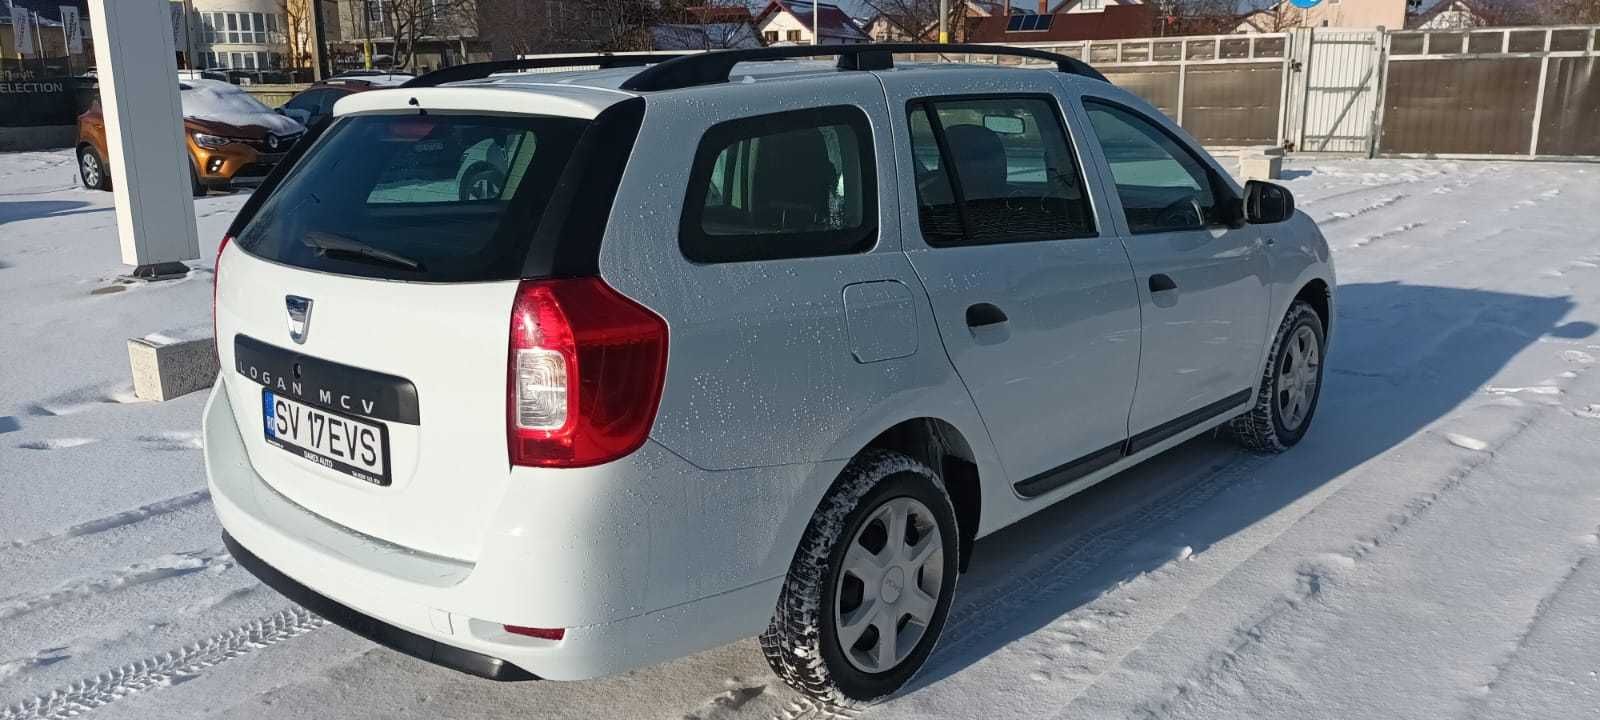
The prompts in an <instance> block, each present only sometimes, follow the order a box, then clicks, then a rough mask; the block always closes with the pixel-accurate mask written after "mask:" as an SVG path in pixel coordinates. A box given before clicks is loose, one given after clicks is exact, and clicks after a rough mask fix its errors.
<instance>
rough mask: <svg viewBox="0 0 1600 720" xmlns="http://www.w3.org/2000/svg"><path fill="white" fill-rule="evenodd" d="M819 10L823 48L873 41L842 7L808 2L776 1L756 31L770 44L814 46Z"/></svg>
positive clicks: (760, 16)
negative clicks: (814, 11) (813, 40)
mask: <svg viewBox="0 0 1600 720" xmlns="http://www.w3.org/2000/svg"><path fill="white" fill-rule="evenodd" d="M813 7H815V8H816V28H817V35H818V36H819V37H818V44H820V45H854V44H859V43H868V42H872V38H871V36H869V35H867V31H866V30H864V29H862V27H861V26H860V25H857V24H856V21H855V19H854V18H852V17H850V15H849V14H847V13H845V11H844V10H841V9H840V8H839V6H838V5H834V4H833V3H825V2H816V3H812V2H805V1H804V0H772V1H771V2H769V3H767V6H766V7H765V8H763V9H762V10H761V12H760V13H758V14H757V15H756V20H755V24H756V29H757V30H759V31H761V38H762V40H764V41H765V42H766V44H768V45H772V44H775V43H784V44H790V45H810V44H811V42H812V27H813V25H812V23H813V20H812V8H813Z"/></svg>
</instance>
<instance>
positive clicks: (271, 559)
mask: <svg viewBox="0 0 1600 720" xmlns="http://www.w3.org/2000/svg"><path fill="white" fill-rule="evenodd" d="M203 427H204V433H205V456H206V458H205V459H206V474H207V479H208V483H209V485H210V488H211V498H212V503H213V505H214V506H215V508H216V512H217V515H218V518H219V519H220V520H221V522H222V526H223V529H224V531H225V532H226V533H227V535H228V536H229V537H230V538H231V541H232V542H231V543H230V548H233V547H235V546H237V547H238V548H239V549H240V556H241V559H240V563H241V564H242V565H244V566H245V567H246V569H248V570H250V571H251V572H253V573H255V574H257V575H258V576H259V577H261V579H262V580H263V581H264V582H266V583H267V584H268V585H271V586H273V587H277V588H279V589H280V591H282V592H284V594H285V595H288V596H289V597H291V598H292V599H295V600H296V601H298V602H302V603H304V604H306V605H307V606H308V607H312V609H313V610H315V611H317V612H319V613H322V612H324V609H323V608H325V609H326V610H325V612H326V613H331V615H329V616H328V619H330V620H332V621H334V622H335V623H336V624H340V625H346V626H347V627H351V629H353V630H355V631H356V632H357V633H359V634H362V635H365V636H367V637H369V638H371V639H373V640H375V641H377V642H379V643H382V644H385V645H389V646H391V647H395V648H396V649H398V650H401V651H402V652H406V653H408V654H411V655H415V656H417V657H421V658H423V659H426V660H430V661H433V662H437V663H440V664H442V665H446V666H449V667H453V668H456V669H459V670H464V671H466V672H469V673H472V674H476V675H485V676H494V677H504V678H506V679H511V678H514V677H523V676H537V677H539V678H543V679H547V680H581V679H587V678H593V677H600V676H604V675H611V674H615V673H618V672H622V671H625V670H629V669H633V668H636V667H640V666H643V665H648V664H652V663H656V662H661V661H665V660H670V659H673V658H677V657H682V656H684V655H688V654H691V653H694V652H698V651H700V650H703V649H707V648H710V647H715V646H717V645H721V644H724V643H728V642H732V641H734V640H738V639H740V638H744V637H748V636H750V635H753V634H755V633H757V632H759V631H760V630H761V629H762V628H764V627H765V626H766V624H767V622H768V620H769V619H770V617H771V614H772V609H773V607H774V606H775V604H776V601H777V596H778V590H779V587H780V585H781V582H782V575H783V572H784V570H785V569H786V568H787V566H788V563H789V561H790V559H792V557H793V553H794V548H795V546H796V544H797V543H798V533H799V532H801V531H802V530H803V528H804V520H806V519H809V517H810V511H811V509H812V508H814V507H815V499H814V498H811V499H806V498H805V496H807V495H809V494H810V493H809V492H808V491H805V490H802V489H801V488H800V487H798V486H800V485H805V484H806V483H807V482H809V478H810V476H811V475H813V474H815V475H816V476H817V477H823V476H827V477H831V476H832V474H833V473H836V472H837V470H836V469H828V468H821V467H815V468H812V467H808V468H787V469H786V468H767V469H758V470H753V471H744V472H739V473H729V472H717V473H710V472H707V471H704V470H700V469H698V468H694V467H693V466H692V465H689V464H688V463H686V462H684V461H683V460H681V459H679V458H677V457H676V456H673V455H671V454H670V452H669V451H667V450H665V449H664V448H661V447H660V446H657V445H654V444H653V443H647V445H646V448H645V449H642V450H641V451H640V454H641V455H640V457H639V458H638V459H637V463H638V466H628V467H625V468H622V469H620V470H619V471H615V472H613V473H612V474H613V475H617V476H616V477H611V476H608V475H606V474H603V473H587V474H586V473H584V472H582V471H563V472H567V473H568V474H562V475H536V476H529V477H525V478H520V479H521V480H523V482H519V483H516V484H515V485H516V488H517V489H516V490H514V491H513V494H512V495H509V496H508V497H506V498H504V499H503V500H502V501H501V503H500V506H499V507H498V508H497V509H496V511H495V512H494V513H493V517H492V518H490V519H487V520H485V519H484V518H453V517H451V518H446V517H441V518H438V521H439V522H487V530H486V532H485V533H484V537H485V541H484V542H485V545H484V547H483V548H482V549H481V551H480V552H479V553H478V554H477V557H476V560H475V561H463V560H458V559H453V558H444V557H439V556H435V555H429V554H425V553H420V552H418V551H415V550H412V549H408V548H405V547H402V546H399V545H396V544H394V543H391V542H387V541H385V540H383V539H380V538H375V537H371V536H368V535H365V534H362V533H359V532H356V531H354V530H351V529H349V528H346V527H343V526H341V525H337V524H335V523H332V522H331V521H329V520H327V519H325V518H323V517H322V516H320V515H317V514H316V513H314V512H312V511H310V510H308V509H306V508H304V507H301V506H300V505H298V504H295V503H294V502H293V501H291V500H289V499H288V498H287V497H285V496H283V495H282V494H280V493H278V492H277V491H276V490H274V489H273V488H272V486H271V485H270V484H268V483H267V482H266V481H264V480H263V479H262V478H261V476H260V475H259V474H257V472H256V470H255V469H254V467H253V466H252V465H251V463H250V461H249V458H248V455H247V451H246V449H245V447H244V439H243V436H242V435H241V433H240V429H239V426H238V424H237V422H236V421H235V416H234V411H233V408H232V407H231V405H230V403H229V400H228V393H227V392H226V391H225V389H224V383H223V382H222V381H221V379H219V381H218V382H217V383H216V385H215V386H214V387H213V390H212V393H211V397H210V399H209V400H208V402H207V405H206V412H205V419H204V423H203ZM619 473H620V474H619ZM762 486H766V487H765V488H763V487H762ZM822 487H823V488H825V487H826V484H825V483H824V484H823V485H822ZM779 488H787V490H786V491H778V489H779ZM818 492H820V491H818ZM791 505H792V506H794V507H799V506H801V505H804V506H805V511H804V513H803V517H802V518H800V519H797V520H794V521H792V522H791V521H788V520H787V519H784V518H785V516H786V515H791V514H795V513H790V512H789V509H790V506H791ZM600 518H603V519H604V521H605V524H604V525H600V524H597V523H598V522H599V519H600ZM313 603H316V604H319V605H321V607H320V608H319V607H314V606H313ZM341 617H342V618H344V619H343V620H341ZM503 625H520V626H526V627H539V628H561V629H563V630H564V631H565V636H564V637H563V638H562V639H561V640H559V641H552V640H546V639H540V638H533V637H527V636H522V635H514V634H511V633H508V632H506V631H505V630H504V627H503ZM497 663H498V665H497Z"/></svg>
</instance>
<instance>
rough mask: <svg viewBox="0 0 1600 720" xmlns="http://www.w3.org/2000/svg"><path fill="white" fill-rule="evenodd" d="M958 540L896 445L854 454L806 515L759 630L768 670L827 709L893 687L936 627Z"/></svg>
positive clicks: (919, 659)
mask: <svg viewBox="0 0 1600 720" xmlns="http://www.w3.org/2000/svg"><path fill="white" fill-rule="evenodd" d="M958 537H959V536H958V534H957V528H956V515H955V508H954V507H953V506H952V505H951V503H950V497H949V495H948V494H947V493H946V492H945V488H944V482H943V481H942V480H941V479H940V477H939V474H938V473H937V472H935V471H934V470H932V469H931V468H929V467H928V466H926V465H924V464H923V463H921V462H919V461H917V460H915V459H912V458H911V457H909V456H907V455H904V454H902V453H898V452H891V451H887V450H866V451H863V452H862V453H861V454H860V455H858V456H856V458H855V459H853V460H851V461H850V464H849V465H848V466H846V467H845V469H844V472H843V473H841V474H840V476H839V479H838V480H837V481H835V482H834V485H833V487H832V489H830V490H829V491H828V495H827V496H826V497H825V498H823V500H822V504H821V505H820V506H819V507H818V508H817V512H816V514H815V515H814V516H813V517H812V518H811V523H810V525H809V526H807V528H806V533H805V536H804V538H802V540H801V542H800V548H799V550H798V551H796V552H795V557H794V562H793V564H792V565H791V566H790V568H789V576H788V578H787V580H786V581H785V583H784V586H783V589H782V591H781V592H780V593H779V595H778V607H777V610H776V611H775V612H774V613H773V616H772V623H771V624H770V625H769V626H768V627H767V630H766V632H764V633H762V635H761V649H762V651H763V652H764V653H765V654H766V657H767V662H768V664H770V665H771V666H772V669H773V672H775V673H777V674H778V677H780V678H782V679H783V680H784V682H786V683H788V684H789V685H790V686H792V687H793V688H795V689H796V690H798V691H800V692H801V693H804V694H805V695H808V696H810V697H812V698H814V699H816V700H818V701H820V702H822V703H823V704H824V705H827V706H832V707H860V706H863V705H868V704H871V703H872V701H874V700H876V699H879V698H882V697H884V696H886V695H889V694H891V693H893V692H894V691H896V690H898V689H900V687H901V686H903V685H905V683H906V682H907V681H909V680H910V679H911V678H912V677H913V676H914V675H916V673H917V671H918V670H919V669H921V667H922V665H923V663H924V662H926V661H927V659H928V655H929V654H931V653H932V652H933V647H934V645H935V644H936V643H937V642H938V640H939V633H940V632H941V631H942V630H943V629H944V623H945V619H946V616H947V615H948V614H949V612H950V601H951V598H953V597H954V596H955V586H956V572H957V567H958V565H959V559H960V558H958V557H957V553H958V552H959V543H958V541H957V538H958Z"/></svg>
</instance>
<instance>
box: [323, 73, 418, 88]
mask: <svg viewBox="0 0 1600 720" xmlns="http://www.w3.org/2000/svg"><path fill="white" fill-rule="evenodd" d="M328 79H329V80H353V81H359V82H364V83H367V84H369V85H373V86H375V87H399V86H401V85H404V84H406V83H407V82H410V81H412V80H415V79H417V76H415V75H411V74H408V73H366V72H351V73H343V74H340V75H335V76H333V77H331V78H328Z"/></svg>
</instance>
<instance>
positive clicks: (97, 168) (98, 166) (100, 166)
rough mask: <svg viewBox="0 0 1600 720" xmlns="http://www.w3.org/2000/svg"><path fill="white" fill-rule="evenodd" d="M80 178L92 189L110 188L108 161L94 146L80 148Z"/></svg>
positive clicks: (85, 185)
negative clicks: (107, 170)
mask: <svg viewBox="0 0 1600 720" xmlns="http://www.w3.org/2000/svg"><path fill="white" fill-rule="evenodd" d="M78 179H79V180H81V181H83V186H84V187H85V188H88V189H90V190H110V189H111V176H110V175H109V174H108V173H107V172H106V161H105V159H103V158H101V157H100V153H98V152H95V149H94V146H92V145H85V146H83V147H81V148H78Z"/></svg>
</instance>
